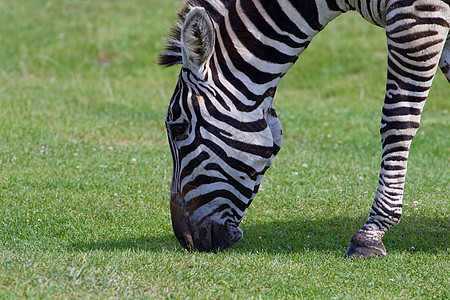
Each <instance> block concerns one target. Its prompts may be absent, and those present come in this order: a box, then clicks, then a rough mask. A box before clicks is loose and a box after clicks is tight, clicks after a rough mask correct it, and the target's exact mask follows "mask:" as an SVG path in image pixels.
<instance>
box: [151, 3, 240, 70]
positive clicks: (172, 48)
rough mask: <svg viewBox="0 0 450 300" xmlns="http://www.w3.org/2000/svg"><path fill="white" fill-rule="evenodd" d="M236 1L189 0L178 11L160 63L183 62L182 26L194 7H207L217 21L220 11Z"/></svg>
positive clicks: (170, 64) (163, 64)
mask: <svg viewBox="0 0 450 300" xmlns="http://www.w3.org/2000/svg"><path fill="white" fill-rule="evenodd" d="M234 1H235V0H188V1H187V2H186V3H185V5H184V7H183V8H182V9H181V10H180V11H179V12H178V21H177V22H176V23H175V25H174V26H173V27H172V30H171V33H170V35H169V36H168V38H167V41H166V46H165V48H164V52H163V53H161V54H160V55H159V62H158V64H159V65H160V66H163V67H170V66H173V65H177V64H181V63H182V56H181V28H182V26H183V23H184V20H185V18H186V15H187V14H188V13H189V12H190V11H191V9H192V8H194V7H203V8H205V9H206V11H207V12H208V14H209V15H210V17H211V18H212V19H213V21H214V22H217V21H218V20H219V19H220V18H222V15H221V14H220V12H221V11H223V10H224V9H225V8H226V7H228V6H229V5H230V3H233V2H234Z"/></svg>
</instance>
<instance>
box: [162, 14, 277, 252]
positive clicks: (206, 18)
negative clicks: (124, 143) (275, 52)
mask: <svg viewBox="0 0 450 300" xmlns="http://www.w3.org/2000/svg"><path fill="white" fill-rule="evenodd" d="M181 20H182V22H181V23H180V26H179V28H178V30H175V31H176V32H175V35H174V37H172V39H171V40H170V41H169V46H168V50H169V52H166V53H164V54H162V56H161V58H162V62H161V64H163V65H172V64H176V63H181V64H182V69H181V73H180V75H179V79H178V83H177V86H176V88H175V92H174V94H173V96H172V98H171V101H170V105H169V109H168V113H167V117H166V128H167V134H168V139H169V144H170V149H171V152H172V158H173V176H172V186H171V193H170V211H171V217H172V225H173V229H174V232H175V235H176V237H177V239H178V241H179V242H180V244H181V245H182V246H183V247H185V248H187V249H189V250H191V249H195V250H199V251H215V250H223V249H226V248H228V247H230V246H232V245H233V244H234V243H236V242H237V241H239V240H240V239H241V237H242V230H241V229H240V228H239V227H238V226H239V224H240V222H241V220H242V218H243V216H244V214H245V212H246V211H247V208H248V207H249V205H250V203H251V201H252V199H253V198H254V196H255V195H256V193H257V190H258V188H259V185H260V183H261V179H262V177H263V175H264V172H265V171H266V170H267V168H268V167H269V166H270V164H271V162H272V159H273V157H274V156H275V155H276V153H277V152H278V150H279V149H280V146H281V125H280V122H279V120H278V118H277V116H276V113H275V110H274V109H273V106H272V102H273V97H274V94H275V87H265V88H263V89H261V92H260V93H259V94H258V93H256V94H255V96H254V97H253V99H249V97H248V96H244V95H243V94H242V93H241V92H240V91H239V90H238V89H237V88H236V87H234V84H233V81H232V80H233V79H232V78H230V77H227V76H226V74H224V73H225V72H223V70H222V69H221V62H223V61H224V60H227V59H229V57H227V55H226V54H225V52H226V50H224V49H220V48H222V47H223V45H218V42H217V41H218V40H217V37H216V31H215V26H214V22H213V21H212V19H211V17H210V15H209V14H208V12H207V11H206V10H205V9H203V8H199V7H193V8H190V9H189V11H188V12H186V13H185V15H183V16H182V18H181ZM170 43H171V44H170ZM177 59H178V61H177Z"/></svg>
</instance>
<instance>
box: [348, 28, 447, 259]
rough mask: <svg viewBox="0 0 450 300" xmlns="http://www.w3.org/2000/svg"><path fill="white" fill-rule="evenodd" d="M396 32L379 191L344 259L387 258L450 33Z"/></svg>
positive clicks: (392, 41) (384, 116)
mask: <svg viewBox="0 0 450 300" xmlns="http://www.w3.org/2000/svg"><path fill="white" fill-rule="evenodd" d="M386 29H388V28H386ZM394 29H395V30H393V32H391V33H390V32H389V31H388V30H386V32H387V37H388V76H387V85H386V96H385V102H384V106H383V114H382V120H381V128H380V132H381V141H382V149H383V152H382V160H381V169H380V176H379V181H378V188H377V192H376V195H375V198H374V201H373V204H372V209H371V211H370V215H369V217H368V219H367V221H366V223H365V225H364V226H363V227H362V228H361V229H360V230H359V231H358V232H357V233H356V234H355V235H354V236H353V238H352V240H351V244H350V247H349V249H348V251H347V253H346V254H345V256H344V257H352V258H353V257H356V258H358V257H367V258H370V257H375V256H379V257H384V256H385V255H386V249H385V247H384V245H383V242H382V238H383V236H384V234H385V233H386V232H387V230H388V229H389V228H390V227H392V226H394V225H396V224H397V223H398V222H399V221H400V217H401V213H402V198H403V188H404V184H405V176H406V167H407V160H408V154H409V149H410V145H411V142H412V139H413V137H414V135H415V133H416V132H417V129H418V128H419V123H420V116H421V113H422V109H423V107H424V105H425V101H426V98H427V96H428V92H429V89H430V87H431V83H432V81H433V78H434V75H435V72H436V69H437V64H438V62H439V58H440V56H441V55H440V54H441V52H442V49H443V46H444V43H445V40H446V37H447V33H448V29H443V30H442V32H438V34H436V30H434V31H431V30H430V35H431V33H432V34H434V35H431V36H428V37H426V38H425V39H424V38H423V34H424V33H423V31H422V32H421V33H422V35H420V34H413V33H408V32H399V31H398V29H396V28H394ZM433 29H434V28H433ZM422 30H423V29H422Z"/></svg>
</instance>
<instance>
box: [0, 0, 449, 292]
mask: <svg viewBox="0 0 450 300" xmlns="http://www.w3.org/2000/svg"><path fill="white" fill-rule="evenodd" d="M22 2H23V1H22ZM22 2H21V3H19V2H17V3H16V2H14V1H6V0H0V10H1V11H2V13H1V14H0V21H1V24H2V26H1V27H0V53H1V54H2V55H0V200H1V201H0V204H1V205H0V298H6V299H13V298H14V299H15V298H139V297H141V298H164V297H166V298H195V299H197V298H201V299H204V298H207V299H209V298H214V299H216V298H225V299H228V298H237V299H243V298H267V299H269V298H296V299H301V298H375V299H380V298H382V299H388V298H389V299H393V298H397V299H409V298H411V297H414V298H426V299H428V298H432V297H435V298H441V299H444V298H449V297H450V294H449V292H448V290H450V283H449V277H450V274H449V273H450V272H449V270H450V264H449V261H450V250H449V248H450V246H449V241H450V234H449V232H450V225H449V224H450V223H449V216H450V204H449V202H448V198H449V196H448V191H449V176H448V165H449V160H448V159H449V144H448V139H447V137H448V132H449V124H448V119H449V116H448V110H449V108H450V107H449V102H448V96H449V95H450V85H449V84H448V83H447V82H446V80H445V78H444V76H443V75H442V73H441V72H438V75H437V77H436V79H435V82H434V85H433V88H432V91H431V93H430V97H429V101H428V103H427V105H426V107H425V112H424V114H423V117H422V120H423V122H422V125H421V129H420V130H419V134H418V135H417V137H416V138H415V140H414V142H413V147H412V151H411V154H410V163H409V173H408V178H407V186H406V191H405V199H404V202H405V207H404V214H403V220H402V222H401V223H400V224H399V225H398V226H397V227H395V228H394V229H392V230H391V231H390V232H389V233H388V234H387V235H386V237H385V244H386V247H387V250H388V256H387V257H386V258H385V259H384V260H369V261H367V260H362V261H348V260H343V259H342V256H343V254H344V253H345V251H346V248H347V246H348V243H349V241H350V238H351V236H352V235H353V233H354V232H355V231H356V230H357V229H358V228H359V227H360V226H361V225H362V224H363V223H364V221H365V219H366V217H367V214H368V211H369V209H370V206H371V203H372V197H373V195H374V192H375V188H376V183H377V176H378V170H379V159H380V149H381V146H380V142H379V140H380V137H379V133H378V129H379V121H380V112H381V107H382V101H383V96H384V86H385V74H386V71H385V65H386V63H385V61H386V49H385V43H384V33H383V30H381V29H379V28H376V27H374V26H371V25H370V24H367V23H366V22H364V21H363V20H361V18H360V17H359V16H357V15H356V14H348V15H345V16H343V17H340V18H338V19H337V20H336V21H333V22H332V23H331V24H330V25H329V26H328V27H327V28H326V29H325V30H324V32H323V33H321V34H319V35H318V36H317V37H316V38H315V40H314V42H313V43H312V44H311V46H310V47H309V48H308V49H307V51H306V53H304V54H303V55H302V56H301V58H300V59H299V61H298V62H297V64H296V65H295V66H294V68H293V69H292V70H291V71H290V72H289V74H288V75H287V76H286V77H285V78H284V80H283V81H282V83H281V85H280V87H279V89H278V94H277V97H276V104H275V106H276V108H277V112H278V114H279V116H280V119H281V122H282V125H283V128H284V145H283V148H282V150H281V152H280V153H279V155H278V157H277V158H276V159H275V161H274V165H273V166H272V167H271V169H270V170H269V171H268V173H267V175H266V177H265V179H264V180H263V185H262V187H261V191H260V192H259V195H258V196H257V198H256V199H255V201H253V204H252V207H251V208H250V209H249V212H248V213H247V216H246V217H245V219H244V221H243V223H242V225H241V228H242V229H243V230H244V238H243V240H242V241H241V242H239V243H238V244H237V245H235V246H234V247H233V248H231V249H230V250H228V251H226V252H224V253H216V254H204V253H188V252H186V251H184V250H182V249H181V247H180V246H179V245H178V243H177V241H176V239H175V238H174V236H173V233H172V229H171V224H170V213H169V192H168V191H169V186H170V180H171V171H172V170H171V168H172V166H171V156H170V151H169V147H168V145H167V142H166V136H165V129H164V122H163V121H164V118H165V113H166V109H167V105H168V101H169V99H170V96H171V93H172V91H173V89H174V86H175V83H176V78H177V73H178V68H176V67H175V68H170V69H165V70H161V69H160V68H159V67H157V66H156V65H155V61H156V57H157V54H158V52H159V51H160V50H161V49H162V48H163V44H164V36H165V34H166V33H167V32H168V29H169V28H170V26H171V24H172V22H173V21H174V20H175V11H176V10H177V9H178V8H179V7H180V5H181V4H180V2H179V1H156V0H151V1H148V0H146V1H144V0H134V1H37V0H27V1H26V3H22ZM413 201H417V202H418V205H417V206H414V205H413ZM406 204H408V205H406Z"/></svg>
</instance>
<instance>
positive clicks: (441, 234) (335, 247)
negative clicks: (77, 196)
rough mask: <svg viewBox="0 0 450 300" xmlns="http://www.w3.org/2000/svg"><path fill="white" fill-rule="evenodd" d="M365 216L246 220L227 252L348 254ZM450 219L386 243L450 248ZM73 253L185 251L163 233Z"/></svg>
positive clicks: (424, 222) (409, 225) (401, 247)
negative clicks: (238, 235) (241, 235)
mask: <svg viewBox="0 0 450 300" xmlns="http://www.w3.org/2000/svg"><path fill="white" fill-rule="evenodd" d="M364 221H365V216H364V217H358V218H351V217H333V218H323V219H318V220H315V219H296V220H277V221H269V222H259V223H258V222H251V221H250V222H248V223H247V222H245V221H244V222H243V224H242V225H241V228H242V230H243V231H244V237H243V238H242V240H241V241H239V242H238V243H237V244H236V245H234V246H233V247H232V248H230V249H229V250H227V251H233V252H237V253H250V252H251V253H255V252H262V253H294V252H302V251H303V252H305V251H319V252H328V253H335V254H336V255H343V254H344V253H345V251H346V250H347V247H348V245H349V243H350V239H351V237H352V235H353V234H354V233H355V232H356V231H357V230H358V229H359V227H358V226H360V225H361V224H363V223H364ZM449 221H450V220H449V217H434V218H430V217H421V216H412V217H406V218H404V219H403V220H402V221H401V222H400V224H399V225H397V226H396V227H394V228H392V229H391V230H390V231H389V232H388V233H387V234H386V236H385V238H384V240H383V242H384V244H385V245H386V248H387V250H388V252H389V251H400V252H401V251H409V252H417V251H422V252H429V253H433V252H437V251H440V250H446V249H448V248H449V246H450V244H449V241H450V222H449ZM66 249H67V250H69V251H75V252H80V251H81V252H89V251H94V250H101V251H125V250H129V249H131V250H142V251H150V252H163V251H169V252H172V251H173V252H181V251H186V250H184V249H183V248H182V247H181V246H180V245H179V244H178V242H177V240H176V239H175V236H174V235H173V233H172V232H168V233H163V234H160V235H155V236H152V235H145V236H140V237H123V238H116V239H110V240H100V241H98V240H96V241H88V242H76V243H73V244H71V245H68V246H67V247H66Z"/></svg>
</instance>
